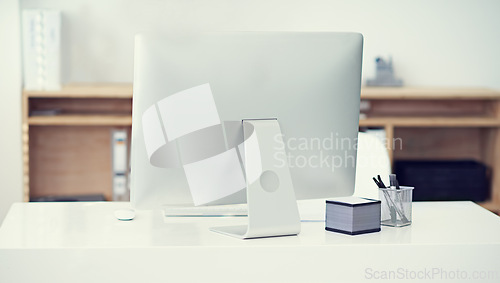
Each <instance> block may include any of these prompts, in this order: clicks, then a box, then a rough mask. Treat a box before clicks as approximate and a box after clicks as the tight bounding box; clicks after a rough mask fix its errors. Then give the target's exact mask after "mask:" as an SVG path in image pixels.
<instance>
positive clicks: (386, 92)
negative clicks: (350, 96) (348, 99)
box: [361, 87, 500, 100]
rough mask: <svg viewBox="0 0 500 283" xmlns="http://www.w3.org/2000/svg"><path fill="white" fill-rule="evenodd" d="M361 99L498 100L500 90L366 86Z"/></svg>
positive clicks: (362, 90)
mask: <svg viewBox="0 0 500 283" xmlns="http://www.w3.org/2000/svg"><path fill="white" fill-rule="evenodd" d="M361 99H369V100H392V99H396V100H441V99H445V100H450V99H455V100H457V99H458V100H460V99H462V100H478V99H479V100H498V99H500V91H497V90H492V89H486V88H419V87H364V88H362V89H361Z"/></svg>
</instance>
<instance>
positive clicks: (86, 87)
mask: <svg viewBox="0 0 500 283" xmlns="http://www.w3.org/2000/svg"><path fill="white" fill-rule="evenodd" d="M23 93H24V95H26V96H27V97H40V98H58V97H59V98H132V85H131V84H126V83H122V84H120V83H115V84H84V83H80V84H78V83H74V84H68V85H65V86H63V87H62V88H61V90H57V91H46V90H25V91H24V92H23Z"/></svg>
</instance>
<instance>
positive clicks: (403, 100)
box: [23, 84, 500, 212]
mask: <svg viewBox="0 0 500 283" xmlns="http://www.w3.org/2000/svg"><path fill="white" fill-rule="evenodd" d="M361 98H362V100H363V101H365V102H364V103H365V106H366V103H367V104H368V107H367V109H366V110H365V111H364V114H365V116H366V118H365V119H361V120H360V123H359V124H360V127H382V128H384V129H385V132H386V135H387V140H392V139H393V138H394V137H398V138H401V139H402V140H403V141H406V142H405V144H404V148H403V149H398V148H391V145H388V148H389V149H390V150H389V154H390V156H391V160H393V159H461V158H468V159H475V160H478V161H481V162H484V163H486V164H487V165H488V166H490V168H492V172H493V174H492V196H491V200H490V201H488V202H486V203H483V204H482V205H483V206H484V207H486V208H488V209H490V210H492V211H496V212H499V211H500V92H499V91H494V90H489V89H481V88H441V89H440V88H407V87H405V88H363V89H362V92H361ZM23 108H24V109H23V116H24V119H23V142H24V147H23V148H24V180H25V182H24V200H25V201H28V200H29V199H30V197H35V196H43V195H59V194H60V195H72V194H85V193H99V194H103V195H105V196H106V198H107V199H110V198H111V160H110V158H111V157H110V131H111V130H112V129H123V128H125V129H128V130H129V131H130V127H131V123H132V119H131V110H132V86H131V85H130V84H71V85H67V86H64V87H63V88H62V89H61V90H60V91H24V92H23ZM44 110H49V111H50V110H54V111H55V115H49V116H41V115H30V113H36V111H38V113H40V111H42V112H41V113H43V111H44ZM423 136H425V139H423V138H422V137H423Z"/></svg>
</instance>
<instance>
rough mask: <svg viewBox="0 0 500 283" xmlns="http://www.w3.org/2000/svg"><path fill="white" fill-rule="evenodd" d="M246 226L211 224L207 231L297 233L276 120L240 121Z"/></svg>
mask: <svg viewBox="0 0 500 283" xmlns="http://www.w3.org/2000/svg"><path fill="white" fill-rule="evenodd" d="M242 123H243V133H244V140H245V142H244V148H245V149H244V158H243V159H244V164H245V176H246V183H247V202H248V225H247V226H228V227H214V228H210V230H211V231H214V232H218V233H221V234H224V235H228V236H233V237H236V238H239V239H251V238H263V237H278V236H290V235H297V234H299V233H300V216H299V210H298V207H297V201H296V199H295V192H294V189H293V184H292V178H291V175H290V169H289V168H288V164H283V163H280V162H279V160H277V159H276V158H275V156H276V155H277V154H282V155H284V156H286V153H285V146H284V143H283V135H282V133H281V129H280V126H279V124H278V121H277V119H262V120H243V121H242Z"/></svg>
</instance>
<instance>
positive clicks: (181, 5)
mask: <svg viewBox="0 0 500 283" xmlns="http://www.w3.org/2000/svg"><path fill="white" fill-rule="evenodd" d="M21 4H22V7H23V8H40V7H45V8H53V9H61V10H62V11H63V15H64V18H63V25H64V26H63V35H62V37H63V46H62V48H63V58H62V59H63V62H64V63H63V81H65V82H69V81H119V82H131V81H132V77H133V72H132V68H133V60H132V56H133V35H134V34H135V33H136V32H139V31H141V30H148V29H152V28H159V29H166V30H173V29H181V30H182V29H208V30H287V31H290V30H298V31H359V32H362V33H363V34H364V35H365V62H364V63H365V64H364V70H363V72H364V77H365V78H369V77H372V76H373V75H374V69H375V66H374V58H375V57H376V56H377V55H384V56H385V55H392V56H393V59H394V61H395V68H396V72H397V74H398V76H400V77H402V78H403V79H404V80H405V82H406V83H407V84H408V85H416V86H486V87H493V88H500V79H498V75H497V68H498V66H500V52H499V51H500V32H499V27H500V16H498V12H499V11H500V1H497V0H420V1H410V0H378V1H377V0H350V1H338V0H337V1H335V0H308V1H305V0H253V1H250V0H245V1H243V0H191V1H186V0H141V1H137V0H106V1H102V0H73V1H67V0H21Z"/></svg>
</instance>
